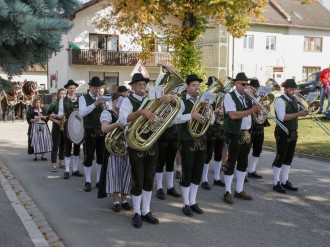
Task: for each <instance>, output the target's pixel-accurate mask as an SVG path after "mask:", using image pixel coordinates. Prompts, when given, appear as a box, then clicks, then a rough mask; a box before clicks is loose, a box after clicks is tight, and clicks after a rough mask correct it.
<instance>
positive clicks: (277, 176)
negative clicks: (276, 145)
mask: <svg viewBox="0 0 330 247" xmlns="http://www.w3.org/2000/svg"><path fill="white" fill-rule="evenodd" d="M273 172H274V185H277V182H279V181H280V173H281V168H278V167H276V166H273Z"/></svg>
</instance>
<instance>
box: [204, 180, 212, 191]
mask: <svg viewBox="0 0 330 247" xmlns="http://www.w3.org/2000/svg"><path fill="white" fill-rule="evenodd" d="M202 188H203V189H204V190H211V187H210V185H209V183H208V182H203V183H202Z"/></svg>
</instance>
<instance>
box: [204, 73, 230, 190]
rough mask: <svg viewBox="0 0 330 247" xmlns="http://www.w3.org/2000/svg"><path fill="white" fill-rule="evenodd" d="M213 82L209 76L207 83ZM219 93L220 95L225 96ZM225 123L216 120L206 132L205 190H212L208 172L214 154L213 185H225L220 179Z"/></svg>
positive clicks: (221, 111) (208, 84) (221, 112)
mask: <svg viewBox="0 0 330 247" xmlns="http://www.w3.org/2000/svg"><path fill="white" fill-rule="evenodd" d="M212 83H213V80H212V77H209V79H208V81H207V83H206V85H207V86H208V87H210V86H211V85H212ZM220 94H223V93H219V95H218V97H223V96H221V95H220ZM213 107H215V103H214V104H213ZM222 107H223V106H221V108H220V109H219V110H220V114H223V109H222ZM223 134H224V131H223V125H222V124H220V123H216V122H214V123H213V124H212V125H210V127H209V128H208V130H207V132H206V140H207V149H206V150H207V151H206V159H205V162H204V167H203V174H202V188H203V189H205V190H211V186H210V185H209V183H208V173H209V163H210V161H211V160H212V157H213V154H214V159H213V167H214V173H213V185H217V186H221V187H224V186H225V183H224V182H223V181H222V180H221V179H220V171H221V166H222V164H221V160H222V151H223V144H224V140H223Z"/></svg>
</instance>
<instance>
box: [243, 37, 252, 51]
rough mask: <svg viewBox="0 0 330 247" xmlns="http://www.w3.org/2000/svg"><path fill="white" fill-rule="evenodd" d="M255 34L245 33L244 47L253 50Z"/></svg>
mask: <svg viewBox="0 0 330 247" xmlns="http://www.w3.org/2000/svg"><path fill="white" fill-rule="evenodd" d="M253 38H254V37H253V35H245V36H244V39H243V48H244V49H247V50H253V42H254V41H253Z"/></svg>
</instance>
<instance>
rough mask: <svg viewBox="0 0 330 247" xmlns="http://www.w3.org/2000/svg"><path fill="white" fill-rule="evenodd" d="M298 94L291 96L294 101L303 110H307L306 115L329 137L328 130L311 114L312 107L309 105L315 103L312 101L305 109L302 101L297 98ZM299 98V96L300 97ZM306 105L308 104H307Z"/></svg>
mask: <svg viewBox="0 0 330 247" xmlns="http://www.w3.org/2000/svg"><path fill="white" fill-rule="evenodd" d="M299 95H300V94H299V93H297V94H293V98H294V100H295V101H296V102H297V104H298V105H299V106H300V107H301V108H302V109H303V110H307V111H308V114H309V115H310V116H311V118H312V119H313V120H314V121H315V122H316V123H317V124H318V126H319V127H320V128H321V129H322V130H323V131H324V132H325V133H326V134H328V135H329V136H330V129H329V128H328V127H327V126H325V124H324V123H322V121H321V120H320V119H319V118H318V117H316V116H315V114H314V113H313V111H312V109H313V106H311V104H312V103H313V102H315V101H312V102H311V103H309V104H308V106H307V107H306V106H305V105H304V103H303V101H302V100H301V98H300V97H299ZM300 96H301V95H300ZM307 103H308V102H307Z"/></svg>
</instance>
